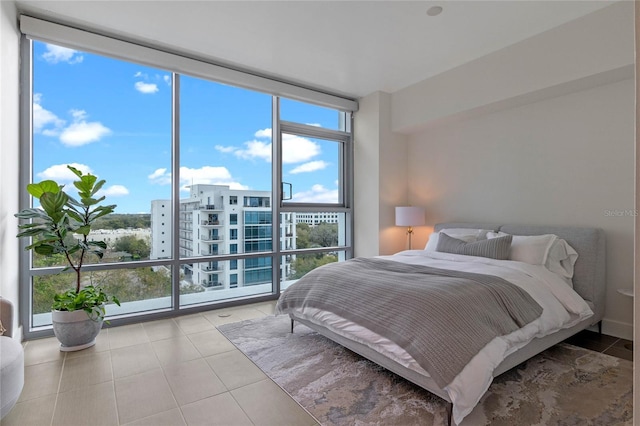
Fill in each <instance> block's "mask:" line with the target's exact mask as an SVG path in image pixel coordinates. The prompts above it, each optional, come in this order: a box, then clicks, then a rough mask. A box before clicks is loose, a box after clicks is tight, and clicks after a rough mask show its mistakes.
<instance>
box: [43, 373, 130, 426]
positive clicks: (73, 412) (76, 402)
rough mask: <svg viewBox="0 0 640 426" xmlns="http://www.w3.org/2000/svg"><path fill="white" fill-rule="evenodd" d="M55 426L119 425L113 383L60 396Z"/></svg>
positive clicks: (55, 415)
mask: <svg viewBox="0 0 640 426" xmlns="http://www.w3.org/2000/svg"><path fill="white" fill-rule="evenodd" d="M52 424H53V425H61V426H76V425H77V426H86V425H89V424H90V425H91V426H94V425H95V426H100V425H105V426H112V425H117V424H118V413H117V411H116V398H115V392H114V389H113V382H105V383H100V384H97V385H93V386H91V387H88V388H84V389H76V390H72V391H69V392H64V393H60V394H58V401H57V402H56V409H55V413H54V414H53V423H52Z"/></svg>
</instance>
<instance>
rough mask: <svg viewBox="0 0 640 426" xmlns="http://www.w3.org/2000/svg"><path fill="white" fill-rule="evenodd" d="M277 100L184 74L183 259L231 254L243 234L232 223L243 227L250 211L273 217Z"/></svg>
mask: <svg viewBox="0 0 640 426" xmlns="http://www.w3.org/2000/svg"><path fill="white" fill-rule="evenodd" d="M271 104H272V98H271V96H269V95H266V94H263V93H258V92H253V91H250V90H245V89H241V88H238V87H231V86H227V85H224V84H220V83H215V82H212V81H207V80H202V79H199V78H194V77H188V76H181V78H180V120H181V121H180V162H181V166H180V194H181V197H180V198H181V200H180V255H181V257H192V256H196V257H197V256H209V255H216V254H227V253H230V252H231V249H230V245H231V244H236V247H237V246H238V245H237V243H235V241H237V240H242V238H243V230H242V229H238V228H229V226H230V225H233V226H235V225H239V226H242V223H239V219H240V218H242V217H243V213H246V212H248V211H263V212H265V214H267V215H271V122H272V114H271V110H272V108H271ZM225 200H228V201H229V202H228V204H225ZM224 218H229V220H228V221H226V220H224ZM198 235H200V236H199V237H198ZM231 241H234V243H231ZM243 242H244V241H241V244H239V246H240V247H241V248H244V247H245V245H244V244H243Z"/></svg>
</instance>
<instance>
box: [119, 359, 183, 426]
mask: <svg viewBox="0 0 640 426" xmlns="http://www.w3.org/2000/svg"><path fill="white" fill-rule="evenodd" d="M115 386H116V403H117V405H118V414H119V416H120V423H127V422H132V421H134V420H138V419H142V418H145V417H149V416H153V415H155V414H158V413H162V412H164V411H168V410H171V409H173V408H177V405H176V401H175V399H174V398H173V394H172V393H171V389H170V388H169V384H168V383H167V379H166V378H165V376H164V373H163V372H162V369H157V370H152V371H147V372H146V373H142V374H137V375H135V376H128V377H125V378H122V379H117V380H116V382H115Z"/></svg>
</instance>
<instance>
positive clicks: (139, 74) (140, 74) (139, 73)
mask: <svg viewBox="0 0 640 426" xmlns="http://www.w3.org/2000/svg"><path fill="white" fill-rule="evenodd" d="M133 76H134V77H147V75H146V74H142V72H141V71H138V72H137V73H135V74H134V75H133Z"/></svg>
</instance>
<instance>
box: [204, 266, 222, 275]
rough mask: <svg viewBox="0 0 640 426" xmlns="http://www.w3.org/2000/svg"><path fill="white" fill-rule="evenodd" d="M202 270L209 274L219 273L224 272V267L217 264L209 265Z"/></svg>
mask: <svg viewBox="0 0 640 426" xmlns="http://www.w3.org/2000/svg"><path fill="white" fill-rule="evenodd" d="M202 271H203V272H205V273H207V274H219V273H221V272H222V268H220V267H215V266H207V267H206V268H202Z"/></svg>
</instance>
